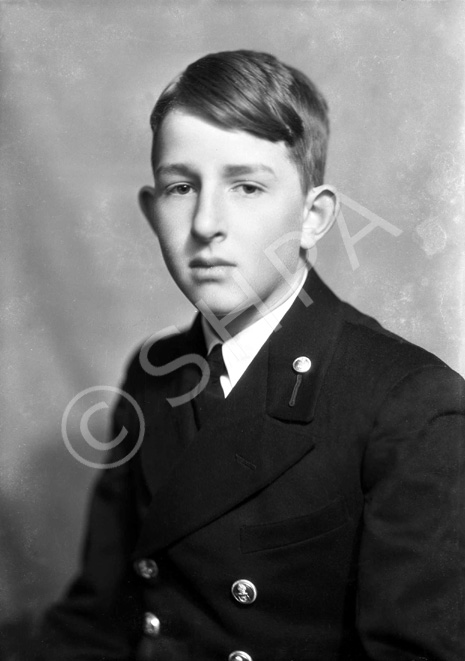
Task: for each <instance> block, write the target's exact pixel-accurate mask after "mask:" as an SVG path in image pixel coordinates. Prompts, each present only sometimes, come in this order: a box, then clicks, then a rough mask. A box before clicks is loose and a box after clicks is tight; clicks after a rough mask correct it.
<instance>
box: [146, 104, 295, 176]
mask: <svg viewBox="0 0 465 661" xmlns="http://www.w3.org/2000/svg"><path fill="white" fill-rule="evenodd" d="M203 154H205V155H206V154H208V155H209V156H210V158H214V159H215V160H216V159H218V161H220V160H226V161H227V162H228V165H230V166H234V165H237V166H238V167H240V166H242V165H256V166H258V167H259V168H260V169H262V170H263V171H269V172H270V171H271V172H272V173H274V172H275V170H276V168H278V169H280V167H286V168H288V167H289V166H290V165H291V166H292V167H295V164H294V163H293V162H292V161H291V158H290V151H289V148H288V146H287V145H286V144H285V143H284V142H283V141H280V142H272V141H270V140H266V139H265V138H261V137H258V136H256V135H254V134H252V133H250V132H249V131H244V130H243V129H240V128H237V129H236V128H225V127H222V126H220V125H219V124H217V123H215V122H213V121H211V120H209V119H208V118H204V117H202V116H201V115H199V114H197V113H194V112H190V111H189V110H184V109H183V110H181V109H175V110H171V111H170V112H169V113H167V115H166V116H165V117H164V119H163V121H162V122H161V125H160V126H159V128H158V130H157V132H156V134H155V138H154V146H153V154H152V158H153V167H154V169H157V168H158V167H159V166H160V165H163V166H167V165H169V164H170V163H169V161H171V160H172V159H174V162H183V161H186V162H189V161H190V160H191V159H192V158H195V157H196V156H199V157H201V156H202V155H203ZM165 161H167V162H165ZM257 169H258V168H257ZM238 174H239V172H238Z"/></svg>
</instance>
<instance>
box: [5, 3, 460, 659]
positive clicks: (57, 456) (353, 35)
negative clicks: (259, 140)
mask: <svg viewBox="0 0 465 661" xmlns="http://www.w3.org/2000/svg"><path fill="white" fill-rule="evenodd" d="M0 8H1V14H2V18H1V23H2V42H1V44H2V62H3V67H2V68H3V71H2V94H1V113H2V157H3V158H2V173H1V184H2V235H3V238H2V241H1V249H2V256H1V269H2V282H3V285H4V286H3V292H4V296H3V298H2V310H1V323H2V327H3V338H4V342H3V345H2V362H1V365H2V370H1V373H2V382H3V383H2V385H3V388H2V390H3V395H2V397H3V400H2V405H3V406H2V408H3V412H2V431H3V433H2V440H1V443H2V446H1V459H2V461H1V468H0V498H1V500H0V531H1V532H0V567H1V569H0V613H1V616H0V624H4V628H3V632H4V637H3V640H4V643H3V644H4V646H5V649H6V650H7V651H6V652H5V653H4V658H7V657H8V654H10V655H12V654H14V653H13V652H11V649H13V648H12V647H11V645H13V643H11V641H10V642H8V640H9V639H11V638H14V637H15V634H14V631H15V629H14V628H11V627H10V624H9V623H14V622H15V621H17V620H18V618H21V617H23V616H26V618H27V616H28V614H30V615H31V617H32V618H34V617H36V616H37V614H38V613H39V612H40V611H41V609H42V608H43V606H44V604H46V603H48V602H49V601H50V600H51V599H53V598H55V597H56V596H57V595H58V594H59V593H60V592H61V590H62V589H63V586H64V585H65V584H66V582H67V581H68V580H69V577H70V575H71V574H72V573H73V572H74V571H75V568H76V566H77V558H78V551H79V540H80V539H81V528H82V523H83V520H84V512H85V504H86V502H87V498H88V488H89V486H90V484H91V483H92V482H93V480H94V479H95V476H96V472H98V471H95V470H94V469H92V468H90V467H88V466H87V465H85V464H83V463H80V462H79V461H77V459H76V458H75V457H73V456H72V455H71V454H70V452H69V451H68V449H67V447H66V446H65V444H64V442H63V439H62V431H61V425H62V416H63V413H64V411H65V409H66V407H67V405H68V403H69V402H70V400H72V398H73V397H75V396H76V395H78V394H79V393H80V392H81V391H83V390H84V389H87V388H90V387H94V386H98V385H107V386H116V385H117V384H118V383H119V382H120V379H121V375H122V370H123V367H124V364H125V362H126V360H127V358H128V355H129V353H130V351H131V350H132V349H133V348H134V346H135V345H136V344H137V343H138V342H139V341H140V340H141V339H142V338H144V337H146V336H147V335H150V334H151V333H153V332H155V331H157V330H160V329H163V328H165V327H166V326H169V325H173V324H174V325H177V326H179V327H181V326H183V325H185V324H186V323H187V322H188V321H189V319H190V318H191V317H192V315H193V308H192V307H191V306H190V304H189V303H188V302H187V301H186V300H184V298H183V296H182V294H181V293H180V292H178V291H177V289H176V287H175V286H174V285H173V284H172V283H171V282H170V280H169V277H168V275H167V273H166V272H165V269H164V266H163V263H162V260H161V257H160V252H159V248H158V245H157V243H156V240H155V238H154V237H153V236H152V235H151V232H150V229H149V227H148V225H147V224H146V223H145V221H144V220H143V218H142V216H141V214H140V212H139V210H138V208H137V203H136V195H137V191H138V188H139V187H140V186H141V185H143V184H146V183H150V182H151V173H150V167H149V151H150V131H149V128H148V115H149V112H150V110H151V108H152V106H153V104H154V102H155V100H156V98H157V96H158V94H159V93H160V91H161V90H162V88H163V87H164V85H165V84H166V83H167V82H168V81H169V80H170V79H171V78H172V77H173V76H174V75H175V74H176V73H178V71H180V70H181V69H182V68H184V67H185V66H186V65H187V64H188V63H189V62H191V61H192V60H194V59H196V58H197V57H199V56H201V55H204V54H205V53H207V52H210V51H217V50H224V49H235V48H253V49H258V50H266V51H271V52H273V53H274V54H276V55H277V56H278V57H280V58H282V59H283V60H284V61H285V62H288V63H289V64H292V65H294V66H297V67H299V68H301V69H302V70H304V71H305V72H306V73H308V74H309V75H310V76H311V77H312V78H313V79H314V80H315V82H316V83H317V84H318V85H319V86H320V87H321V89H322V91H323V92H324V93H325V95H326V96H327V98H328V101H329V104H330V108H331V120H332V138H331V147H330V154H329V164H328V170H327V177H326V180H327V182H328V183H332V184H334V185H336V186H337V187H338V188H339V189H340V191H341V192H342V193H343V194H344V195H345V196H347V199H349V200H351V201H352V202H355V203H357V204H359V205H361V206H362V207H363V208H364V209H366V210H367V211H366V212H362V213H360V212H356V211H354V210H353V208H350V206H351V205H350V204H349V205H347V204H346V205H343V207H342V209H343V217H344V220H345V222H346V224H347V227H348V229H349V232H350V234H351V235H354V234H356V232H357V231H358V230H360V229H361V228H363V227H364V225H366V224H367V222H368V221H367V217H368V216H367V214H368V215H369V214H377V216H379V217H381V218H383V219H385V220H386V221H387V222H389V223H391V225H393V226H395V227H396V228H398V230H401V231H402V233H401V234H399V235H398V236H394V235H393V234H391V233H390V232H387V231H385V230H383V229H380V228H377V229H375V230H373V231H372V232H370V233H369V234H368V235H367V236H366V237H365V238H364V239H363V240H361V241H360V242H359V243H357V244H356V246H355V252H356V254H357V259H358V262H359V266H358V268H355V269H354V268H353V265H352V264H351V261H350V259H349V254H348V252H347V250H346V248H345V245H344V241H343V239H342V236H341V232H340V228H339V227H337V226H336V227H335V228H334V229H333V231H332V232H331V234H330V235H329V236H328V237H327V238H326V239H325V240H324V243H322V244H320V245H319V246H318V258H317V268H318V270H319V272H320V274H321V275H322V276H323V277H324V279H325V280H326V281H327V283H328V284H329V285H330V286H332V287H333V288H334V290H335V291H336V292H337V293H338V294H339V295H340V296H341V297H342V298H345V299H346V300H348V301H350V302H351V303H353V304H355V305H356V306H358V307H359V308H361V309H362V310H363V311H365V312H368V313H369V314H372V315H374V316H376V317H377V318H378V319H379V321H381V322H382V323H383V324H385V325H386V326H387V327H388V328H389V329H391V330H393V331H395V332H398V333H400V334H401V335H403V336H404V337H406V338H407V339H409V340H411V341H413V342H415V343H418V344H420V345H421V346H423V347H425V348H427V349H428V350H430V351H433V352H434V353H436V354H438V355H439V356H440V357H441V358H443V359H444V360H445V361H446V362H448V363H449V364H450V365H452V367H454V368H455V369H457V370H459V371H461V372H462V373H463V372H465V352H464V344H463V342H462V336H463V326H464V315H463V283H464V279H463V273H464V260H463V238H464V237H463V224H462V217H463V195H464V189H463V141H462V138H461V136H462V128H463V76H464V72H463V68H464V67H463V65H464V45H463V33H464V27H465V25H464V22H465V21H464V12H463V11H462V8H463V3H462V2H450V1H444V2H442V1H436V2H435V1H431V2H427V1H418V2H415V1H410V2H402V1H399V2H398V1H397V0H392V1H384V2H381V1H379V2H376V1H372V2H364V1H362V0H361V1H349V2H348V1H347V0H345V1H341V2H339V1H337V0H334V1H331V0H326V1H319V2H317V1H313V2H312V1H310V0H309V1H302V2H297V1H295V2H291V1H289V0H287V1H286V2H284V0H283V1H281V2H272V1H268V2H265V1H261V2H260V1H253V0H251V1H250V2H237V1H233V0H230V1H226V0H217V1H213V0H204V1H200V0H189V1H187V0H186V2H180V1H175V2H173V1H172V0H171V1H170V2H168V1H166V2H164V1H159V2H156V1H154V0H150V1H147V2H144V1H142V0H137V1H136V2H125V1H124V0H113V1H102V0H100V1H98V2H88V1H82V0H80V1H79V2H73V1H71V0H61V1H56V2H52V1H49V2H47V1H46V0H41V1H39V2H32V1H30V2H28V1H26V0H24V1H23V2H7V1H3V2H1V3H0ZM352 206H353V204H352ZM101 401H106V402H108V403H111V401H112V393H111V392H108V391H105V392H103V391H98V392H94V393H91V394H88V395H87V399H86V398H85V397H83V398H82V399H81V400H79V405H78V406H77V408H75V410H74V412H73V415H74V417H72V419H70V422H69V425H70V428H69V429H70V435H71V439H72V442H73V443H75V446H74V447H75V448H76V449H77V450H76V451H78V452H79V453H82V455H83V456H84V457H86V458H87V459H88V460H91V461H92V460H97V461H98V458H97V457H96V454H97V453H95V452H94V453H93V454H92V453H89V452H88V448H87V447H86V443H85V440H83V439H82V438H81V437H80V434H79V419H80V418H79V416H80V415H82V412H83V411H85V410H87V409H88V407H89V406H92V405H94V404H96V403H98V402H101ZM107 421H108V410H105V411H104V410H101V411H100V412H99V413H98V414H97V413H96V414H95V415H94V416H93V418H92V425H93V427H92V429H93V433H94V435H95V437H97V438H101V439H103V437H104V431H105V428H106V424H107ZM86 453H87V454H86ZM11 626H13V624H12V625H11ZM5 632H6V633H5ZM12 632H13V633H12ZM5 641H7V642H5ZM1 649H2V648H1V636H0V652H1ZM9 650H10V651H9ZM2 658H3V657H2ZM8 658H10V657H8ZM11 658H16V656H15V657H13V656H11Z"/></svg>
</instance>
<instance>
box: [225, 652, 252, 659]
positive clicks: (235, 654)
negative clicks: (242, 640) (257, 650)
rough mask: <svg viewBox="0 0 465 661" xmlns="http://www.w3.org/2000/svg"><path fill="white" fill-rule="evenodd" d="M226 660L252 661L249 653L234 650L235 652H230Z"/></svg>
mask: <svg viewBox="0 0 465 661" xmlns="http://www.w3.org/2000/svg"><path fill="white" fill-rule="evenodd" d="M228 661H253V659H252V657H251V656H250V654H247V652H241V651H240V650H236V651H235V652H231V654H230V655H229V656H228Z"/></svg>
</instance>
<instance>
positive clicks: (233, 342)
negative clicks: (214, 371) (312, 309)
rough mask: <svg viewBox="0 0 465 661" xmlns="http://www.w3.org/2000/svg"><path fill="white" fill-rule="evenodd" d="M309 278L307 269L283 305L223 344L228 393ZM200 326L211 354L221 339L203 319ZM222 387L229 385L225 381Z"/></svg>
mask: <svg viewBox="0 0 465 661" xmlns="http://www.w3.org/2000/svg"><path fill="white" fill-rule="evenodd" d="M307 275H308V272H307V269H304V272H303V274H302V278H301V280H300V283H299V286H298V287H297V289H296V290H295V291H294V292H293V293H292V294H291V295H290V296H289V297H288V298H287V299H286V300H285V301H284V302H283V303H281V304H280V305H278V307H276V308H274V309H273V310H270V312H268V313H267V314H266V315H264V316H263V317H260V318H259V319H258V320H257V321H255V322H254V323H253V324H250V326H247V327H246V328H244V329H243V330H241V331H240V332H239V333H237V334H236V335H234V336H233V337H229V338H228V339H227V340H226V341H225V342H224V343H223V359H224V363H225V365H226V369H227V371H228V374H227V377H226V381H227V380H229V382H230V383H229V387H226V389H227V390H229V391H230V390H231V388H233V387H234V386H235V385H236V383H237V382H238V381H239V379H240V378H241V376H242V375H243V374H244V372H245V371H246V369H247V368H248V366H249V365H250V363H251V362H252V360H253V359H254V358H255V356H256V355H257V353H258V352H259V351H260V349H261V348H262V346H263V345H264V344H265V342H266V340H267V339H268V338H269V337H270V335H271V333H272V332H273V331H274V330H275V329H276V328H277V326H279V322H280V321H281V319H282V318H283V317H284V315H285V314H286V312H287V311H288V310H289V309H290V308H291V306H292V304H293V303H294V301H295V300H296V298H297V297H298V295H299V293H300V290H301V289H302V287H303V285H304V282H305V280H306V277H307ZM201 323H202V330H203V333H204V337H205V344H206V347H207V354H208V353H210V351H211V350H212V349H213V347H214V346H215V344H218V343H220V342H221V340H220V339H219V337H218V336H217V334H216V333H215V332H214V330H213V329H212V327H211V326H210V324H209V323H208V321H207V320H206V319H205V317H203V316H202V318H201ZM222 385H223V386H225V385H226V383H225V380H223V379H222ZM225 394H228V393H226V392H225Z"/></svg>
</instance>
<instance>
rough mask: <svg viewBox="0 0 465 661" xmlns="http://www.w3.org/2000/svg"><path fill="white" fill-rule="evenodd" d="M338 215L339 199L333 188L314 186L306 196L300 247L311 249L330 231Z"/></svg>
mask: <svg viewBox="0 0 465 661" xmlns="http://www.w3.org/2000/svg"><path fill="white" fill-rule="evenodd" d="M338 213H339V199H338V196H337V192H336V189H335V188H334V186H326V185H322V186H315V188H311V189H310V190H309V192H308V194H307V199H306V203H305V212H304V221H303V224H302V236H301V240H300V246H301V248H303V249H304V250H309V249H310V248H313V246H314V245H315V244H316V242H317V241H319V240H320V239H321V238H322V237H323V236H324V235H325V234H326V232H328V230H330V229H331V227H332V225H333V223H334V221H335V220H336V218H337V214H338Z"/></svg>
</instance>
